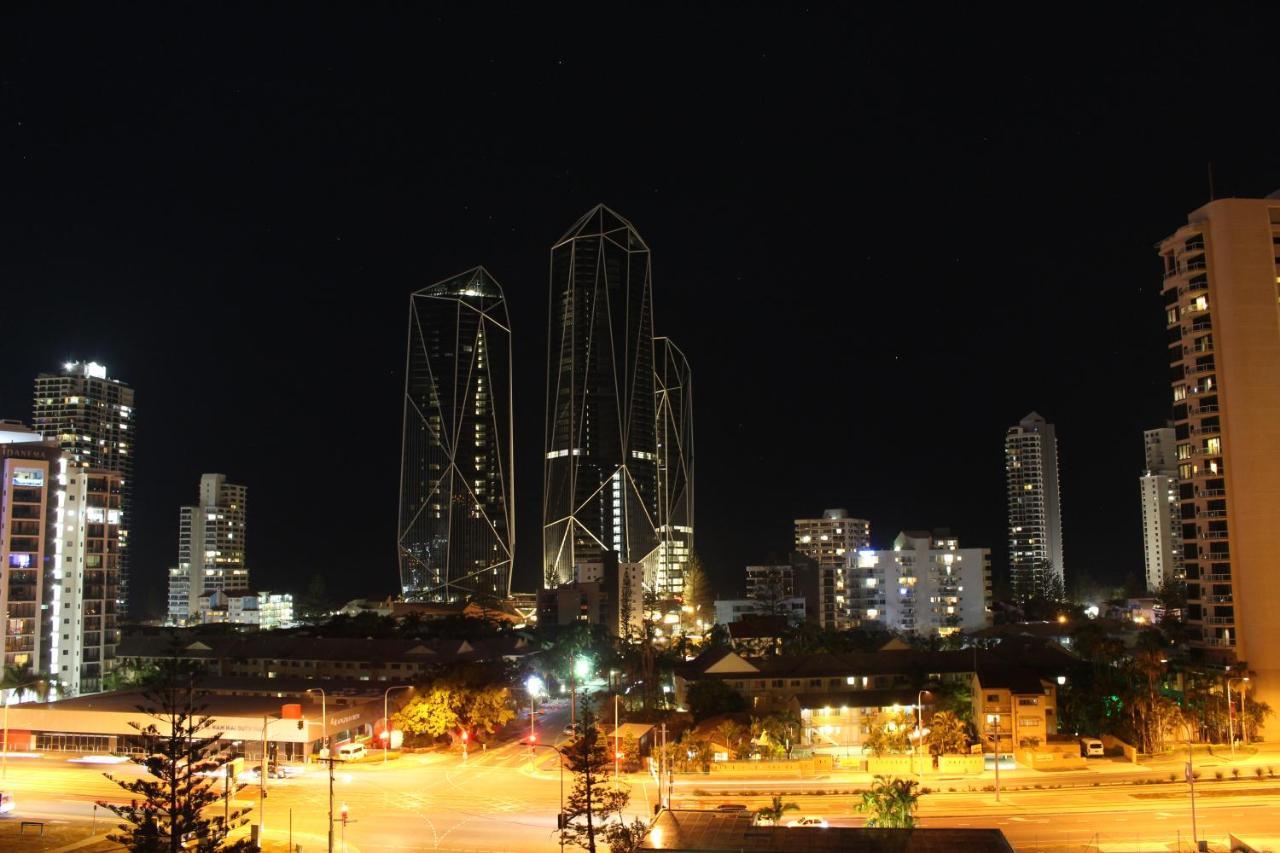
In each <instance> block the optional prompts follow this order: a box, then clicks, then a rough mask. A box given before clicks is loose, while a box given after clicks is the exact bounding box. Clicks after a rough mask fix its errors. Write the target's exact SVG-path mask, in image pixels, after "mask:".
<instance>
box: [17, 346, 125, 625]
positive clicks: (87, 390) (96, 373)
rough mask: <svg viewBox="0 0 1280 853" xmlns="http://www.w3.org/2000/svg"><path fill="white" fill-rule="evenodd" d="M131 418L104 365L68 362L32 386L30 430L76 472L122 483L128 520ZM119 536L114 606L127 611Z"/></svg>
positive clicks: (119, 386)
mask: <svg viewBox="0 0 1280 853" xmlns="http://www.w3.org/2000/svg"><path fill="white" fill-rule="evenodd" d="M135 414H136V412H135V410H134V404H133V389H132V388H130V387H129V386H128V385H126V384H124V383H123V382H121V381H120V380H119V379H111V378H110V377H108V376H107V368H106V366H105V365H101V364H98V363H97V362H93V361H90V362H80V361H69V362H67V363H66V364H63V365H62V370H61V371H60V372H58V373H41V374H40V375H39V376H37V377H36V381H35V402H34V406H33V418H32V426H33V427H34V428H35V429H36V431H37V432H39V433H41V434H42V435H43V436H44V437H45V438H51V439H53V440H55V441H57V442H58V446H59V447H60V448H61V449H62V450H63V452H65V453H66V454H67V455H68V458H69V460H70V464H71V465H72V466H73V467H76V468H93V469H96V470H99V471H113V472H115V473H117V474H119V475H120V476H121V477H122V478H123V483H122V486H121V489H122V491H121V494H120V499H121V513H122V515H123V517H124V518H126V519H128V518H132V515H131V512H132V500H133V457H134V445H133V440H134V431H135V429H136V424H135V422H134V415H135ZM118 535H119V548H120V553H119V564H120V568H119V572H120V580H119V584H118V587H117V597H118V601H117V605H118V607H119V611H120V613H121V614H122V615H123V614H125V613H127V611H128V606H129V528H128V525H127V524H126V525H122V526H121V527H120V530H119V531H118Z"/></svg>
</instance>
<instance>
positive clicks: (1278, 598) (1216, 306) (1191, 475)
mask: <svg viewBox="0 0 1280 853" xmlns="http://www.w3.org/2000/svg"><path fill="white" fill-rule="evenodd" d="M1159 252H1160V258H1161V261H1162V263H1163V267H1164V283H1163V288H1162V290H1163V297H1164V310H1165V319H1166V324H1167V326H1168V342H1169V351H1168V352H1169V372H1170V379H1171V385H1172V398H1173V399H1172V404H1173V422H1174V433H1175V442H1176V446H1175V456H1176V459H1177V464H1178V503H1179V510H1180V511H1179V515H1180V517H1181V523H1182V530H1181V531H1180V534H1179V535H1180V544H1181V546H1182V556H1183V561H1184V563H1183V565H1184V569H1185V571H1186V581H1187V610H1186V621H1187V623H1188V625H1189V626H1190V628H1191V629H1192V631H1193V632H1194V633H1195V636H1194V639H1193V641H1192V644H1191V645H1192V648H1193V651H1194V652H1195V653H1196V654H1199V655H1201V656H1203V657H1205V658H1207V659H1210V660H1214V661H1216V662H1219V663H1223V664H1227V665H1231V666H1238V665H1242V664H1247V666H1248V668H1249V670H1251V671H1252V672H1253V673H1254V674H1255V676H1254V677H1253V679H1252V682H1251V683H1250V685H1249V687H1248V690H1249V691H1250V692H1251V693H1254V695H1255V696H1256V698H1257V699H1259V700H1263V701H1267V702H1270V703H1271V706H1272V707H1276V706H1277V703H1280V619H1277V618H1276V611H1277V607H1280V572H1278V571H1277V570H1276V559H1277V555H1280V523H1277V518H1276V508H1277V502H1278V501H1280V453H1277V450H1276V449H1277V447H1280V391H1277V389H1280V325H1278V324H1277V318H1276V302H1277V289H1278V288H1280V193H1273V194H1272V195H1271V196H1270V197H1268V198H1265V199H1248V198H1226V199H1218V200H1217V201H1212V202H1210V203H1208V204H1206V205H1205V206H1203V207H1201V208H1199V209H1198V210H1195V211H1192V212H1191V214H1190V215H1189V216H1188V217H1187V223H1186V224H1185V225H1183V226H1182V227H1181V228H1179V229H1178V230H1177V231H1175V232H1174V233H1173V234H1171V235H1169V236H1168V237H1166V238H1165V239H1164V240H1162V241H1161V242H1160V245H1159ZM1254 691H1256V693H1255V692H1254Z"/></svg>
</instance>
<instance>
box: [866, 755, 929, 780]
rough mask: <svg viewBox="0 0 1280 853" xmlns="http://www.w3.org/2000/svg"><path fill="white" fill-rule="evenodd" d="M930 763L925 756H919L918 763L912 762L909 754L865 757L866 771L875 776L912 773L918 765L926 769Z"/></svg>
mask: <svg viewBox="0 0 1280 853" xmlns="http://www.w3.org/2000/svg"><path fill="white" fill-rule="evenodd" d="M930 763H931V762H930V761H929V759H928V758H927V757H925V756H920V759H919V763H914V762H913V761H912V758H911V756H910V755H881V756H879V757H876V756H874V755H873V756H871V757H870V758H868V759H867V772H868V773H871V774H872V775H876V776H897V775H899V774H908V773H914V772H915V771H916V769H917V768H920V767H924V768H925V769H926V770H927V769H928V766H929V764H930Z"/></svg>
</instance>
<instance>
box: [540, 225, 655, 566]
mask: <svg viewBox="0 0 1280 853" xmlns="http://www.w3.org/2000/svg"><path fill="white" fill-rule="evenodd" d="M548 315H549V317H550V326H549V328H548V334H547V411H546V417H547V421H546V445H545V457H544V461H543V466H544V467H543V511H542V544H543V563H542V567H543V582H544V584H545V585H546V586H548V587H554V586H557V585H559V584H560V583H563V582H566V581H569V580H571V579H572V578H573V577H574V567H575V566H576V565H578V564H579V563H583V562H589V561H596V560H599V559H600V555H601V554H602V553H603V552H606V551H615V552H617V555H618V560H619V561H620V562H622V563H643V564H644V565H645V580H646V583H655V582H656V576H657V562H658V560H657V555H658V550H659V549H658V542H659V534H658V529H657V528H658V524H659V513H658V501H659V497H658V441H657V431H658V422H657V417H656V404H657V396H656V390H657V389H656V387H655V386H656V371H655V364H654V338H653V300H652V283H651V280H650V265H649V247H648V246H647V245H645V242H644V240H642V239H641V238H640V234H639V233H638V232H637V231H636V229H635V228H634V227H633V226H632V225H631V223H629V222H627V221H626V220H625V219H623V218H622V217H621V216H619V215H618V214H616V213H614V212H613V211H612V210H610V209H609V208H607V207H605V206H604V205H597V206H596V207H594V208H592V209H591V210H590V211H588V212H587V213H586V215H584V216H583V217H582V218H581V219H579V220H578V221H577V222H575V223H574V225H573V227H571V228H570V229H569V231H568V232H567V233H566V234H565V235H564V236H563V237H562V238H561V239H560V240H558V241H557V242H556V243H555V245H553V246H552V247H551V287H550V304H549V308H548Z"/></svg>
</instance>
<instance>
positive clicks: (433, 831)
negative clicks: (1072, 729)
mask: <svg viewBox="0 0 1280 853" xmlns="http://www.w3.org/2000/svg"><path fill="white" fill-rule="evenodd" d="M567 717H568V713H567V709H563V708H562V709H558V710H556V711H554V712H552V713H550V714H548V715H547V716H546V717H545V718H544V719H543V721H542V722H541V723H540V725H539V740H540V741H542V742H545V741H547V740H548V739H554V740H555V741H563V736H562V735H561V734H560V732H561V729H562V728H563V726H564V724H565V723H566V722H567ZM527 725H528V721H527V718H522V719H521V721H520V728H519V729H514V728H513V730H512V731H511V736H512V737H524V736H525V735H526V734H527V729H525V728H524V726H527ZM537 756H538V758H537V762H536V763H535V762H531V761H530V758H529V754H528V751H527V749H526V748H525V747H523V746H521V745H519V744H518V743H515V742H511V741H509V742H507V743H505V744H503V745H499V746H496V747H495V748H493V749H489V750H485V751H481V752H475V751H472V752H471V754H470V755H469V756H468V758H467V760H466V761H465V762H463V761H462V760H461V757H460V756H458V755H441V754H430V755H406V756H404V757H402V758H399V759H396V760H392V761H391V762H389V763H388V764H387V765H386V766H385V767H384V766H383V765H382V764H381V762H378V761H376V760H375V761H370V762H362V763H358V764H355V765H351V766H342V767H340V769H339V770H338V771H337V773H336V774H335V785H334V801H335V809H336V810H337V811H338V812H339V813H340V811H341V806H342V804H344V803H345V804H346V805H347V806H348V814H349V816H350V822H349V823H348V824H347V826H346V829H345V842H346V850H348V851H350V853H368V851H383V850H387V851H396V850H451V851H460V850H470V851H550V850H555V849H556V847H557V844H556V841H555V814H556V811H557V808H558V801H559V796H560V782H559V774H558V772H557V770H556V764H555V756H554V755H553V754H551V753H550V751H549V750H538V753H537ZM112 769H113V770H114V771H115V772H118V773H120V774H122V775H130V774H134V773H137V772H138V770H137V769H136V768H134V767H133V766H132V765H120V766H118V767H116V768H112ZM102 770H103V768H100V767H87V766H80V765H73V764H68V763H66V762H65V761H61V760H59V759H58V758H56V757H52V756H47V757H45V758H43V759H29V760H13V761H11V762H10V764H9V768H8V779H7V780H5V782H4V784H3V785H2V786H0V787H3V789H4V790H7V791H10V792H12V793H13V795H14V797H15V800H16V803H17V811H16V813H15V815H14V817H27V818H35V819H41V818H51V819H58V820H71V821H86V820H88V819H89V818H90V816H91V815H92V813H93V802H94V800H96V799H114V800H119V799H122V794H123V792H121V791H120V790H119V789H118V788H116V787H115V786H113V785H112V784H111V783H110V782H109V781H107V780H106V779H104V778H102V775H101V772H102ZM1114 770H1115V771H1116V772H1114V773H1112V774H1110V775H1111V776H1113V777H1115V779H1114V780H1113V781H1118V780H1119V778H1122V777H1124V776H1127V775H1130V774H1129V771H1125V772H1120V770H1121V768H1114ZM1133 773H1134V774H1135V775H1137V776H1139V777H1142V778H1153V777H1157V776H1160V777H1163V776H1164V775H1166V774H1162V773H1157V772H1155V771H1154V770H1147V771H1145V772H1144V771H1133ZM1103 775H1104V776H1105V774H1103ZM1070 778H1075V777H1073V776H1070V775H1067V774H1053V775H1052V776H1048V775H1039V774H1037V776H1036V781H1041V780H1043V781H1045V782H1051V783H1058V782H1060V781H1066V780H1068V779H1070ZM1093 778H1099V775H1095V776H1094V777H1093ZM1009 781H1010V782H1016V781H1018V780H1017V779H1016V777H1015V778H1011V779H1010V780H1009ZM571 782H572V780H571V779H569V778H568V777H566V779H565V783H566V785H568V784H571ZM833 784H835V783H833V782H832V781H830V780H814V781H809V782H793V783H792V784H791V786H783V785H780V784H778V783H776V782H766V781H759V782H752V781H750V780H732V781H726V782H724V783H720V782H719V781H718V780H717V783H716V784H715V785H711V784H709V782H708V781H707V780H687V781H682V782H681V783H680V785H679V786H678V788H677V803H676V805H677V807H680V806H682V805H684V806H692V807H697V806H703V807H710V806H714V805H716V804H718V803H720V802H742V803H744V804H746V805H749V806H751V807H753V808H754V807H756V806H757V805H761V804H763V798H743V797H740V796H737V795H724V794H721V793H719V790H718V788H720V786H721V785H723V786H724V787H727V788H728V789H729V790H733V789H738V790H742V789H744V788H754V789H759V790H763V791H768V790H777V789H779V788H784V787H785V788H786V789H787V790H789V791H791V792H792V794H791V796H789V799H794V800H796V801H797V802H799V803H800V805H801V809H800V811H799V812H797V813H795V814H801V815H803V814H816V815H822V816H824V817H826V818H827V819H828V820H829V821H830V822H831V823H832V824H833V825H846V826H859V825H862V823H863V822H864V818H862V817H861V816H857V815H855V813H854V811H853V807H852V805H853V799H852V798H851V797H848V796H843V795H823V796H815V795H812V794H806V793H804V790H803V789H804V788H805V787H810V788H812V787H823V786H824V785H825V786H827V788H828V789H830V787H831V786H832V785H833ZM846 784H848V785H849V787H856V786H857V784H856V783H845V782H840V783H839V785H840V786H841V787H845V785H846ZM695 788H697V789H707V790H708V792H709V793H710V794H711V796H708V797H700V796H693V794H692V792H693V790H694V789H695ZM1197 793H1198V796H1197V824H1198V829H1199V833H1200V836H1201V837H1209V838H1211V839H1213V840H1215V841H1223V840H1225V839H1226V836H1227V834H1228V832H1234V833H1237V834H1241V833H1244V834H1255V835H1262V836H1275V837H1280V782H1270V783H1261V784H1260V783H1258V782H1256V781H1254V780H1252V779H1249V781H1223V782H1214V781H1209V780H1207V779H1206V780H1204V781H1202V782H1200V783H1199V784H1198V785H1197ZM655 796H656V793H655V790H654V786H653V783H652V781H651V780H649V779H648V778H647V777H645V776H642V775H638V776H636V777H633V780H632V807H631V809H629V810H628V811H629V814H628V817H630V813H631V812H633V813H634V814H635V815H645V816H647V815H650V814H652V805H653V802H654V798H655ZM238 799H239V800H240V802H242V803H243V804H245V805H252V806H253V807H254V809H255V811H254V813H253V818H252V819H253V821H254V822H257V821H258V819H259V817H260V814H259V812H258V811H257V807H258V797H257V788H256V787H250V788H246V789H244V790H243V791H242V792H241V793H240V794H239V797H238ZM106 817H107V816H105V815H103V814H102V813H101V812H100V813H99V828H100V830H102V829H105V828H106ZM265 818H266V825H267V842H268V844H267V849H268V850H272V851H286V850H288V849H289V847H288V844H289V842H290V840H292V842H293V843H294V844H295V845H297V844H301V845H302V849H303V850H304V851H323V850H325V849H326V846H327V839H326V835H325V832H326V827H327V823H328V821H327V818H328V784H327V774H326V773H325V771H324V770H323V769H322V768H313V769H312V770H310V771H309V772H308V773H307V774H306V775H304V776H302V777H298V778H293V779H288V780H271V781H269V783H268V796H267V798H266V809H265ZM290 822H292V834H290ZM920 823H921V825H922V826H926V827H929V826H951V827H984V826H996V827H999V828H1000V829H1001V830H1003V831H1004V832H1005V834H1006V835H1007V837H1008V838H1009V840H1010V841H1011V842H1012V843H1013V844H1014V846H1015V847H1016V848H1017V849H1018V850H1032V851H1034V850H1053V851H1067V850H1082V849H1086V847H1087V848H1088V849H1098V845H1101V849H1102V850H1114V851H1136V850H1171V849H1174V848H1173V846H1172V845H1173V844H1174V843H1175V842H1176V841H1177V840H1178V839H1179V838H1181V839H1183V840H1184V841H1185V840H1188V839H1189V838H1190V834H1191V815H1190V808H1189V801H1188V798H1187V788H1186V785H1185V784H1184V783H1177V784H1169V783H1165V784H1159V785H1141V786H1130V785H1116V786H1103V787H1079V788H1070V787H1064V788H1062V789H1060V790H1041V791H1036V790H1027V791H1008V790H1006V791H1005V792H1004V793H1003V794H1002V797H1001V801H1000V802H999V803H997V802H996V801H995V797H994V794H992V793H983V792H974V793H968V792H956V793H945V792H944V793H938V794H932V795H929V796H927V797H925V798H924V799H923V800H922V802H921V808H920ZM796 831H797V832H808V831H815V832H816V831H820V830H796ZM343 835H344V832H343V829H342V827H341V826H338V827H336V829H335V849H337V850H341V849H342V843H343ZM14 849H16V848H14Z"/></svg>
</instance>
